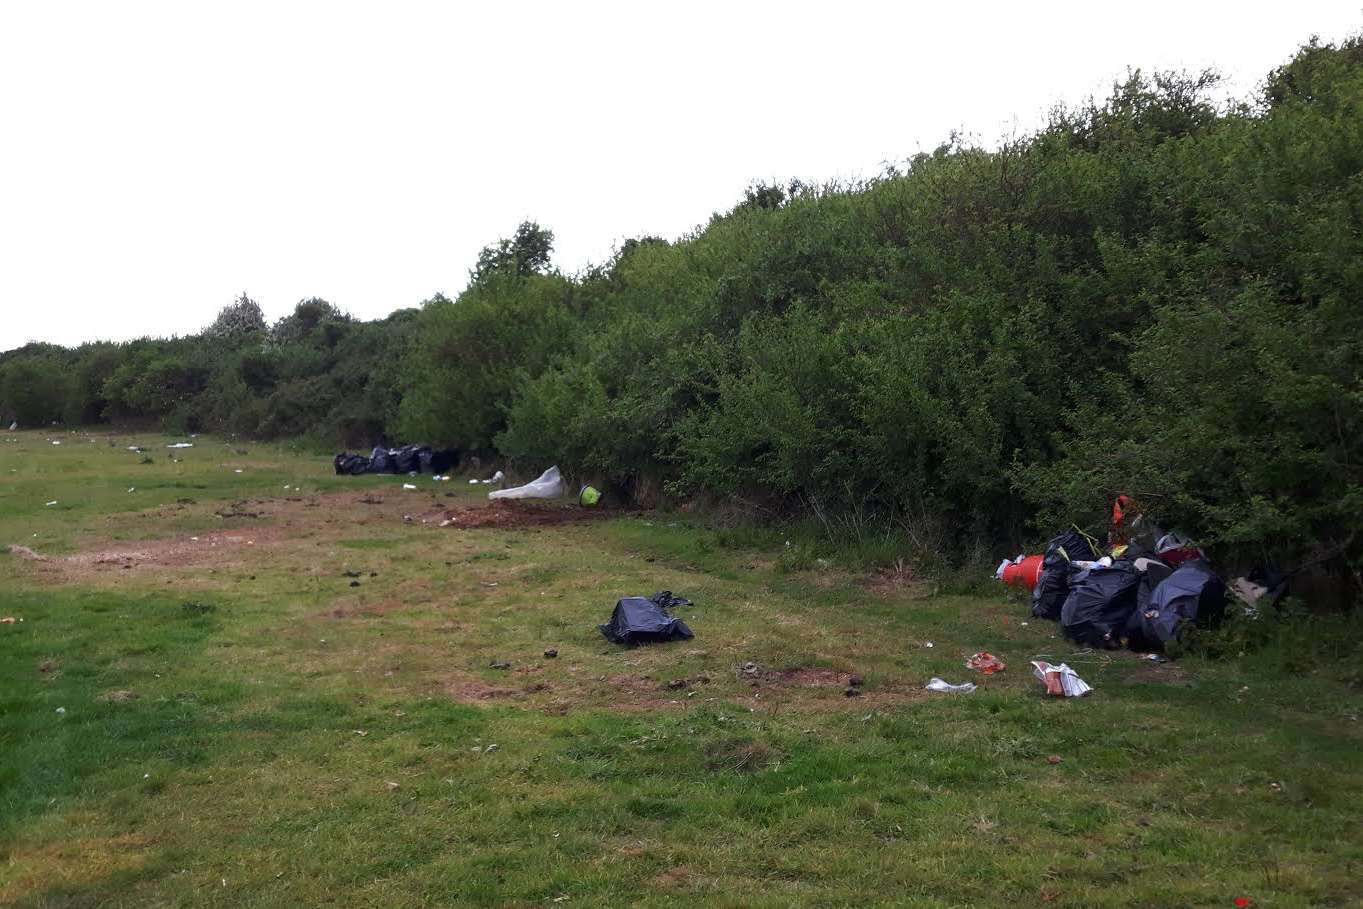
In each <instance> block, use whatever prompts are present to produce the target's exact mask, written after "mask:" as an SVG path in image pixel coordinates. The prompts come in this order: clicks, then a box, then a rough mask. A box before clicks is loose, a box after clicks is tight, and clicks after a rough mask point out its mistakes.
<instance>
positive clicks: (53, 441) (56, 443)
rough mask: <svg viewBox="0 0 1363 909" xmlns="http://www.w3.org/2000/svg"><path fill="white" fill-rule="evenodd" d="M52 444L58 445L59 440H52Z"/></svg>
mask: <svg viewBox="0 0 1363 909" xmlns="http://www.w3.org/2000/svg"><path fill="white" fill-rule="evenodd" d="M52 444H53V445H60V444H61V442H60V441H59V440H57V439H53V440H52Z"/></svg>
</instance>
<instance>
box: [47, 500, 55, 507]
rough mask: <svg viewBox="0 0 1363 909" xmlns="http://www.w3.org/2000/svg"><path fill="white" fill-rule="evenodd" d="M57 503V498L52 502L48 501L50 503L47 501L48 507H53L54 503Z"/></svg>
mask: <svg viewBox="0 0 1363 909" xmlns="http://www.w3.org/2000/svg"><path fill="white" fill-rule="evenodd" d="M56 504H57V500H56V499H53V500H52V501H51V502H48V503H47V507H48V508H51V507H52V506H53V505H56Z"/></svg>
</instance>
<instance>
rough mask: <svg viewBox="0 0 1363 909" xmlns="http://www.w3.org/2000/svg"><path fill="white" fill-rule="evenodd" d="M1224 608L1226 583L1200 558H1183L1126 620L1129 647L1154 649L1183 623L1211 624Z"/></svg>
mask: <svg viewBox="0 0 1363 909" xmlns="http://www.w3.org/2000/svg"><path fill="white" fill-rule="evenodd" d="M1225 612H1226V585H1225V584H1224V583H1223V582H1222V581H1221V579H1220V578H1218V577H1217V576H1216V575H1215V574H1213V573H1212V570H1211V567H1210V566H1208V565H1207V563H1206V562H1204V561H1202V560H1200V559H1193V560H1190V561H1185V562H1184V563H1183V564H1182V565H1181V566H1179V568H1178V569H1177V570H1176V571H1174V572H1173V573H1171V574H1170V575H1169V576H1168V577H1166V578H1164V579H1163V580H1162V581H1160V582H1159V584H1158V585H1157V586H1155V587H1154V589H1153V592H1152V593H1151V594H1150V596H1149V598H1148V601H1147V602H1145V603H1141V604H1139V605H1138V606H1137V607H1136V610H1135V611H1134V612H1133V613H1132V615H1131V618H1130V620H1129V621H1128V622H1127V627H1126V633H1127V636H1128V640H1129V641H1130V643H1131V646H1132V647H1135V648H1140V649H1146V648H1149V649H1157V648H1160V647H1162V646H1163V645H1165V644H1167V643H1169V642H1170V641H1172V640H1173V639H1174V638H1175V637H1177V636H1178V633H1179V630H1180V628H1182V627H1183V625H1184V624H1185V623H1188V622H1192V623H1194V624H1197V625H1202V626H1208V625H1215V624H1216V623H1218V622H1220V621H1221V617H1222V616H1223V615H1225Z"/></svg>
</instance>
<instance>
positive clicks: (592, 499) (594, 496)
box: [577, 486, 601, 505]
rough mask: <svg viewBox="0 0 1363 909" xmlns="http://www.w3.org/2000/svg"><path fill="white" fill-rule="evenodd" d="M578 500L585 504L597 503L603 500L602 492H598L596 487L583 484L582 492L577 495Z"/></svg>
mask: <svg viewBox="0 0 1363 909" xmlns="http://www.w3.org/2000/svg"><path fill="white" fill-rule="evenodd" d="M577 501H578V502H579V503H581V504H583V505H595V504H596V503H597V502H599V501H601V493H599V492H597V491H596V488H595V487H592V486H583V487H582V492H581V494H579V495H578V497H577Z"/></svg>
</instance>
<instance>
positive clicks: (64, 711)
mask: <svg viewBox="0 0 1363 909" xmlns="http://www.w3.org/2000/svg"><path fill="white" fill-rule="evenodd" d="M57 712H58V713H60V714H63V715H65V713H66V708H65V707H58V708H57Z"/></svg>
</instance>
